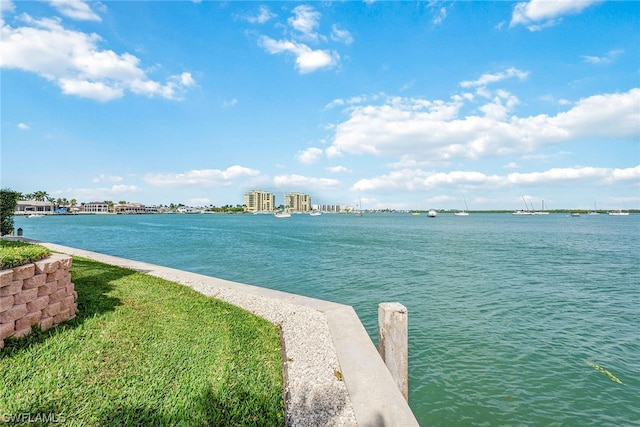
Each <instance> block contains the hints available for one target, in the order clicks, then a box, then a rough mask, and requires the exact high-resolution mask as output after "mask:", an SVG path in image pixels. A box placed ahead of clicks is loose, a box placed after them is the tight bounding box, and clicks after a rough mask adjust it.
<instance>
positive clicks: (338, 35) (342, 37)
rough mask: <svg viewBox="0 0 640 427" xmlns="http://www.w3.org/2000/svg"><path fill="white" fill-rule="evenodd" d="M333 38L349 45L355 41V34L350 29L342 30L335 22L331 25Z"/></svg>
mask: <svg viewBox="0 0 640 427" xmlns="http://www.w3.org/2000/svg"><path fill="white" fill-rule="evenodd" d="M331 40H333V41H337V42H342V43H344V44H347V45H349V44H351V43H353V36H352V35H351V33H350V32H349V31H348V30H342V29H340V27H338V25H336V24H333V25H332V26H331Z"/></svg>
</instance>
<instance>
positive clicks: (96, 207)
mask: <svg viewBox="0 0 640 427" xmlns="http://www.w3.org/2000/svg"><path fill="white" fill-rule="evenodd" d="M111 212H112V211H110V210H109V204H108V203H104V202H90V203H85V204H84V205H83V208H82V210H81V213H92V214H108V213H111Z"/></svg>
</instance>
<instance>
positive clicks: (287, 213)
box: [273, 193, 291, 218]
mask: <svg viewBox="0 0 640 427" xmlns="http://www.w3.org/2000/svg"><path fill="white" fill-rule="evenodd" d="M283 197H284V201H283V203H282V206H283V208H284V209H282V210H281V211H276V212H275V213H274V214H273V216H275V217H276V218H291V211H290V210H289V206H288V204H287V195H286V194H284V193H283Z"/></svg>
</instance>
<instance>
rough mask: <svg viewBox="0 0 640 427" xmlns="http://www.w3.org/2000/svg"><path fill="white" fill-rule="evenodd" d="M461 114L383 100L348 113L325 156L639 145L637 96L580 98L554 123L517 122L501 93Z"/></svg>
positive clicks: (452, 105) (473, 155) (455, 107)
mask: <svg viewBox="0 0 640 427" xmlns="http://www.w3.org/2000/svg"><path fill="white" fill-rule="evenodd" d="M496 93H497V95H496V97H495V98H494V99H493V100H491V101H490V102H489V103H486V104H484V105H482V106H481V107H480V108H479V111H480V112H481V113H483V114H482V115H477V114H475V115H474V114H469V115H463V114H462V111H463V109H464V108H465V107H466V106H467V103H468V99H467V98H464V97H459V96H453V97H452V98H451V100H450V101H448V102H445V101H438V100H436V101H429V100H424V99H415V98H388V99H386V100H385V102H383V103H382V104H381V105H361V106H352V107H349V109H347V110H346V112H348V114H349V117H348V118H347V119H346V120H345V121H343V122H342V123H339V124H338V125H336V127H335V133H334V139H333V142H332V145H331V146H330V147H328V148H327V149H326V150H325V152H326V154H327V156H328V157H336V156H340V155H342V154H372V155H376V156H388V157H394V158H398V159H404V158H413V159H415V160H416V161H417V162H421V161H431V162H446V161H450V160H451V159H454V158H467V159H477V158H481V157H486V156H501V155H506V154H525V153H530V152H532V151H533V150H535V149H537V148H540V147H543V146H548V145H552V144H558V143H563V142H569V141H574V140H579V139H580V138H593V137H604V138H622V139H633V138H636V139H637V138H640V89H638V88H635V89H631V90H630V91H628V92H623V93H612V94H603V95H595V96H591V97H588V98H585V99H582V100H580V101H578V102H577V103H575V104H574V105H573V106H571V108H569V109H568V110H567V111H565V112H561V113H558V114H557V115H555V116H550V115H546V114H539V115H535V116H527V117H518V116H517V115H512V114H507V113H508V112H509V113H510V111H511V109H512V108H513V107H514V104H517V98H515V97H511V96H510V95H509V94H508V93H506V92H496Z"/></svg>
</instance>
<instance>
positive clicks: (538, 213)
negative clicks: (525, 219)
mask: <svg viewBox="0 0 640 427" xmlns="http://www.w3.org/2000/svg"><path fill="white" fill-rule="evenodd" d="M531 208H533V202H531ZM533 214H534V215H549V211H545V210H544V200H543V201H542V210H541V211H533Z"/></svg>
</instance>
